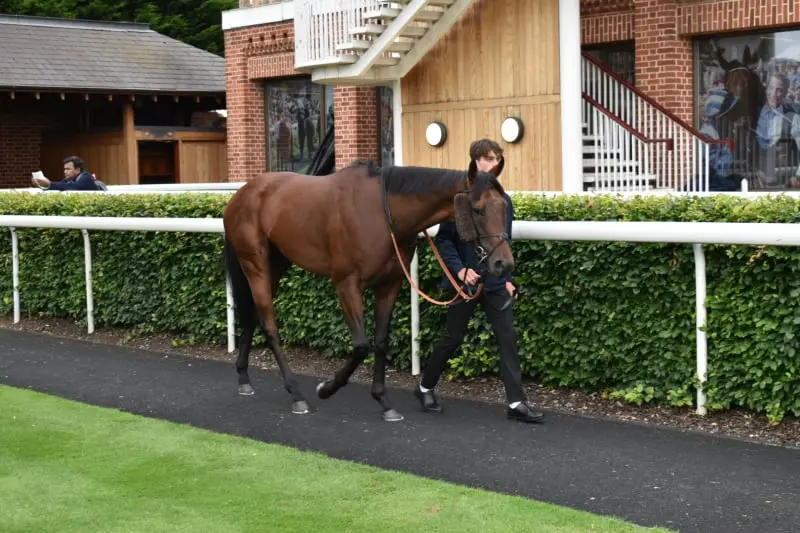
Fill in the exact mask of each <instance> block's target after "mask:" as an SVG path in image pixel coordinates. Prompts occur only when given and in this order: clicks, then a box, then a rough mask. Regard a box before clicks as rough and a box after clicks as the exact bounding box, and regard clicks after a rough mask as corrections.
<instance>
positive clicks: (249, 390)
mask: <svg viewBox="0 0 800 533" xmlns="http://www.w3.org/2000/svg"><path fill="white" fill-rule="evenodd" d="M255 393H256V391H254V390H253V387H252V386H251V385H250V384H249V383H243V384H241V385H239V394H241V395H242V396H252V395H253V394H255Z"/></svg>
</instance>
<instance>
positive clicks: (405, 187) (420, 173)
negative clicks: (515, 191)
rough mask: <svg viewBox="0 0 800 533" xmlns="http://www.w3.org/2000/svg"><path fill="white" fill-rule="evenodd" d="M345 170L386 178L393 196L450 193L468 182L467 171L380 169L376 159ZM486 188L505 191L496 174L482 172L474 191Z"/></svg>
mask: <svg viewBox="0 0 800 533" xmlns="http://www.w3.org/2000/svg"><path fill="white" fill-rule="evenodd" d="M345 168H357V169H362V170H364V171H365V172H366V175H367V177H368V178H372V179H374V178H379V177H381V176H383V180H384V182H385V183H386V188H387V191H388V192H389V194H397V195H401V196H405V195H415V194H428V193H436V192H440V191H442V190H450V189H453V188H455V187H456V186H457V185H458V184H460V183H463V182H464V181H465V180H466V179H467V171H466V170H453V169H448V168H433V167H417V166H390V167H376V166H375V163H374V162H373V161H372V160H360V159H359V160H356V161H353V162H352V163H350V164H349V165H348V166H347V167H345ZM486 187H493V188H495V189H496V190H497V191H498V192H500V193H501V194H502V193H503V192H504V190H503V186H502V185H501V184H500V181H498V179H497V177H496V176H495V175H494V174H489V173H488V172H478V173H477V174H476V176H475V184H474V185H473V191H474V192H477V193H478V194H480V193H481V192H482V191H483V190H484V189H485V188H486Z"/></svg>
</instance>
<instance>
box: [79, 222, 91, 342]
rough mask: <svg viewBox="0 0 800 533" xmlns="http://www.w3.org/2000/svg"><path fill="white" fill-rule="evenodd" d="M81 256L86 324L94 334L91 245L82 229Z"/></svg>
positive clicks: (87, 235)
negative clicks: (84, 268) (83, 268)
mask: <svg viewBox="0 0 800 533" xmlns="http://www.w3.org/2000/svg"><path fill="white" fill-rule="evenodd" d="M81 233H82V234H83V256H84V263H85V266H86V323H87V327H88V330H89V333H90V334H91V333H94V299H93V297H92V243H91V242H90V241H89V231H88V230H85V229H82V230H81Z"/></svg>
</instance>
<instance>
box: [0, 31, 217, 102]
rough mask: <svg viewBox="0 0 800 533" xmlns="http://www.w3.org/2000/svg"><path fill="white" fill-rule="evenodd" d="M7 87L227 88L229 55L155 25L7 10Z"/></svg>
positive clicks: (2, 70)
mask: <svg viewBox="0 0 800 533" xmlns="http://www.w3.org/2000/svg"><path fill="white" fill-rule="evenodd" d="M0 87H6V88H15V89H20V90H21V89H42V90H47V89H53V90H55V89H59V90H65V91H69V90H81V91H111V92H118V91H126V92H151V93H155V92H158V93H192V94H199V93H224V92H225V59H224V58H222V57H220V56H218V55H215V54H212V53H209V52H206V51H205V50H201V49H199V48H196V47H194V46H190V45H188V44H185V43H183V42H181V41H177V40H175V39H171V38H169V37H166V36H164V35H162V34H160V33H158V32H155V31H153V30H151V29H150V28H149V26H148V25H147V24H135V23H130V22H94V21H85V20H66V19H53V18H43V17H23V16H14V15H0Z"/></svg>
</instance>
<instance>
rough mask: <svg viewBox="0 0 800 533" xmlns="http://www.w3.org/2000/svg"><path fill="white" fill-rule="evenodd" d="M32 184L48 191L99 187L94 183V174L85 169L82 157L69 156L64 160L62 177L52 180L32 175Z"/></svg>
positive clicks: (83, 189) (84, 189)
mask: <svg viewBox="0 0 800 533" xmlns="http://www.w3.org/2000/svg"><path fill="white" fill-rule="evenodd" d="M32 181H33V184H34V185H35V186H37V187H39V188H42V189H47V190H50V191H96V190H98V189H99V187H98V186H97V185H96V184H95V181H94V176H92V175H91V174H90V173H89V172H87V171H86V168H84V166H83V159H81V158H80V157H78V156H75V155H73V156H70V157H68V158H66V159H65V160H64V179H63V180H61V181H55V182H52V181H50V180H49V179H47V178H45V177H44V176H42V177H34V178H33V180H32Z"/></svg>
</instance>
